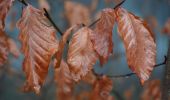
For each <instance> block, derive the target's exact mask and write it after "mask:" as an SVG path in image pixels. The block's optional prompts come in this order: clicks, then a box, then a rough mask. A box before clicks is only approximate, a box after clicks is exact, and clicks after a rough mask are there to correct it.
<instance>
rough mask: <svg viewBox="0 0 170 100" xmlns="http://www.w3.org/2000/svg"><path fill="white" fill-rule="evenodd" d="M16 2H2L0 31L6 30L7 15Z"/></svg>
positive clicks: (0, 2) (0, 1) (1, 0)
mask: <svg viewBox="0 0 170 100" xmlns="http://www.w3.org/2000/svg"><path fill="white" fill-rule="evenodd" d="M13 1H14V0H0V12H1V13H0V29H1V30H4V27H5V18H6V15H7V13H8V11H9V9H10V7H11V6H12V2H13Z"/></svg>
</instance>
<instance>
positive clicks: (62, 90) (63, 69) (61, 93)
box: [55, 60, 74, 100]
mask: <svg viewBox="0 0 170 100" xmlns="http://www.w3.org/2000/svg"><path fill="white" fill-rule="evenodd" d="M55 81H56V83H57V99H59V100H72V99H73V87H74V83H73V80H72V77H71V75H70V70H69V68H68V65H67V63H66V62H64V61H63V60H62V62H61V65H60V67H59V68H56V69H55Z"/></svg>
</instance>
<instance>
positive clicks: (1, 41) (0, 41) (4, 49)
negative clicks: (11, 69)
mask: <svg viewBox="0 0 170 100" xmlns="http://www.w3.org/2000/svg"><path fill="white" fill-rule="evenodd" d="M7 40H8V38H7V36H6V35H5V33H4V32H3V31H2V30H0V66H2V65H3V64H4V63H5V62H6V60H7V58H8V54H9V51H8V42H7Z"/></svg>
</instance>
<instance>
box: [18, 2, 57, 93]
mask: <svg viewBox="0 0 170 100" xmlns="http://www.w3.org/2000/svg"><path fill="white" fill-rule="evenodd" d="M17 26H18V28H19V30H20V34H19V39H20V41H21V43H22V52H23V53H24V56H25V59H24V63H23V70H24V72H25V74H26V79H27V81H26V84H25V86H24V91H35V92H36V93H37V94H38V93H39V92H40V87H41V85H42V84H43V82H44V80H45V77H46V76H47V73H48V67H49V63H50V60H51V57H52V55H53V54H54V53H55V52H56V51H57V50H58V41H57V40H56V36H55V32H56V31H55V29H54V27H53V26H52V25H51V24H50V22H49V21H48V19H47V18H46V16H45V15H44V12H43V11H41V10H39V9H36V8H34V7H32V6H31V5H28V6H27V7H26V8H24V10H23V13H22V18H21V19H20V20H19V22H18V23H17Z"/></svg>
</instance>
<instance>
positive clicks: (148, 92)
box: [141, 80, 162, 100]
mask: <svg viewBox="0 0 170 100" xmlns="http://www.w3.org/2000/svg"><path fill="white" fill-rule="evenodd" d="M141 100H162V98H161V82H160V80H151V81H148V82H146V84H145V86H144V89H143V92H142V95H141Z"/></svg>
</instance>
